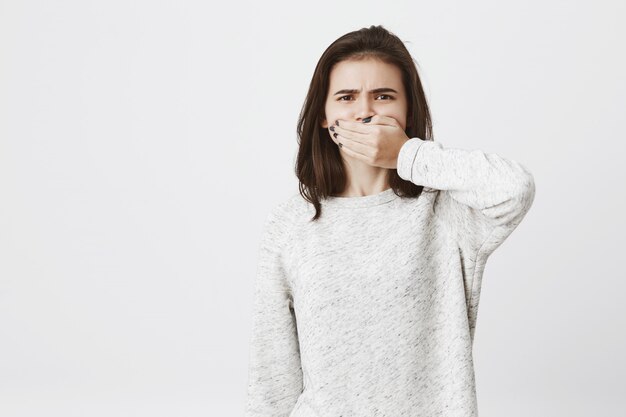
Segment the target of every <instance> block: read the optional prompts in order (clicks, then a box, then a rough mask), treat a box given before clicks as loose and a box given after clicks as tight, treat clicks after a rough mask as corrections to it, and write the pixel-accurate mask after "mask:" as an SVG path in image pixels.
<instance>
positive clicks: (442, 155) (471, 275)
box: [397, 138, 535, 340]
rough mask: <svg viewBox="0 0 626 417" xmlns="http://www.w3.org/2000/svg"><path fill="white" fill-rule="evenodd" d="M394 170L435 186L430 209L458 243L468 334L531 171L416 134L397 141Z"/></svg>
mask: <svg viewBox="0 0 626 417" xmlns="http://www.w3.org/2000/svg"><path fill="white" fill-rule="evenodd" d="M397 170H398V175H399V176H400V177H401V178H402V179H405V180H408V181H411V182H413V183H414V184H417V185H423V186H426V187H429V188H433V189H436V190H440V191H439V192H438V196H437V198H436V200H435V203H434V206H433V210H434V212H435V215H436V216H437V218H439V219H440V220H441V222H442V223H443V224H444V225H445V227H447V228H448V230H449V231H450V233H451V235H452V236H453V238H454V239H455V241H456V243H457V245H458V250H459V252H460V256H461V259H462V262H463V269H464V286H465V295H466V302H467V309H468V321H469V327H470V335H471V338H472V340H473V338H474V331H475V327H476V318H477V314H478V304H479V300H480V288H481V283H482V275H483V270H484V267H485V263H486V262H487V258H488V257H489V255H490V254H491V253H492V252H493V251H494V250H495V249H496V248H498V246H500V245H501V244H502V242H504V240H505V239H506V238H507V237H508V236H509V235H510V234H511V233H512V232H513V230H514V229H515V228H516V227H517V225H518V224H519V223H520V222H521V221H522V219H523V218H524V216H525V215H526V213H527V212H528V210H529V209H530V207H531V205H532V203H533V200H534V197H535V182H534V179H533V176H532V174H531V173H530V172H529V171H528V170H527V169H526V168H525V167H524V166H522V165H521V164H520V163H519V162H516V161H513V160H509V159H505V158H502V157H500V156H498V155H496V154H493V153H484V152H481V151H480V150H463V149H454V148H446V147H444V146H443V145H442V144H441V143H439V142H433V141H425V140H422V139H420V138H411V139H409V140H408V141H406V142H405V143H404V144H403V145H402V147H401V148H400V151H399V153H398V163H397Z"/></svg>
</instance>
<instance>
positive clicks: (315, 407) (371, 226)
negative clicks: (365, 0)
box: [246, 26, 535, 417]
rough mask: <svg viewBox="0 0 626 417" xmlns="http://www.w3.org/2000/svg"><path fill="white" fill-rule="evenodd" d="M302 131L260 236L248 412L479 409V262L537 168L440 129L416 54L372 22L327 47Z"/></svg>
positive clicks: (516, 216) (448, 412)
mask: <svg viewBox="0 0 626 417" xmlns="http://www.w3.org/2000/svg"><path fill="white" fill-rule="evenodd" d="M298 134H299V139H300V140H299V144H300V149H299V153H298V159H297V166H296V174H297V176H298V178H299V181H300V193H295V194H294V195H293V196H292V197H291V198H290V199H288V200H287V201H284V202H281V203H280V204H278V205H276V206H275V207H274V209H273V210H272V211H271V213H270V214H269V216H268V218H267V221H266V223H265V229H264V234H263V237H262V242H261V245H260V252H259V265H258V270H257V277H256V284H255V303H254V323H253V326H254V330H253V333H252V338H251V345H250V363H249V367H250V368H249V381H248V391H247V395H248V397H247V408H246V416H248V417H252V416H255V417H260V416H268V417H270V416H271V417H278V416H285V417H339V416H344V417H352V416H358V417H368V416H385V417H398V416H410V417H413V416H435V415H437V416H463V417H469V416H476V415H477V414H478V410H477V401H476V390H475V381H474V367H473V360H472V343H473V339H474V329H475V326H476V317H477V309H478V301H479V295H480V288H481V278H482V274H483V270H484V267H485V263H486V261H487V258H488V256H489V255H490V254H491V253H492V252H493V251H494V250H495V249H496V248H497V247H498V246H499V245H500V244H501V243H502V242H503V241H504V240H505V239H506V238H507V237H508V236H509V235H510V234H511V232H512V231H513V230H514V229H515V228H516V227H517V225H518V224H519V223H520V222H521V220H522V218H523V217H524V216H525V214H526V213H527V212H528V210H529V208H530V206H531V204H532V202H533V199H534V194H535V186H534V180H533V176H532V175H531V173H530V172H529V171H528V170H527V169H526V168H525V167H524V166H522V165H521V164H520V163H518V162H515V161H513V160H509V159H505V158H502V157H500V156H498V155H496V154H493V153H484V152H481V151H479V150H462V149H454V148H448V147H445V146H443V145H442V144H441V143H439V142H434V141H433V140H432V132H431V118H430V114H429V109H428V106H427V102H426V98H425V96H424V90H423V88H422V85H421V82H420V78H419V76H418V73H417V70H416V68H415V65H414V63H413V60H412V58H411V56H410V54H409V52H408V51H407V50H406V48H405V46H404V45H403V43H402V42H401V41H400V39H398V38H397V37H396V36H395V35H393V34H391V33H389V32H388V31H387V30H385V29H384V28H382V27H381V26H372V27H370V28H364V29H361V30H358V31H355V32H351V33H348V34H346V35H344V36H342V37H341V38H339V39H338V40H336V41H335V42H334V43H333V44H331V45H330V47H329V48H328V49H327V50H326V51H325V52H324V54H323V55H322V57H321V59H320V61H319V63H318V65H317V67H316V69H315V73H314V75H313V80H312V83H311V86H310V90H309V93H308V96H307V98H306V102H305V104H304V108H303V111H302V113H301V119H300V121H299V123H298Z"/></svg>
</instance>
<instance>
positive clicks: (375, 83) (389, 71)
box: [330, 58, 402, 89]
mask: <svg viewBox="0 0 626 417" xmlns="http://www.w3.org/2000/svg"><path fill="white" fill-rule="evenodd" d="M401 85H402V72H401V71H400V69H399V68H398V67H396V66H395V65H392V64H388V63H386V62H382V61H380V60H378V59H373V58H366V59H362V60H346V61H341V62H339V63H337V64H335V66H334V67H333V69H332V70H331V72H330V87H331V88H335V87H340V88H357V89H359V88H361V87H362V86H367V87H372V88H375V87H391V88H394V87H396V89H399V88H400V87H401Z"/></svg>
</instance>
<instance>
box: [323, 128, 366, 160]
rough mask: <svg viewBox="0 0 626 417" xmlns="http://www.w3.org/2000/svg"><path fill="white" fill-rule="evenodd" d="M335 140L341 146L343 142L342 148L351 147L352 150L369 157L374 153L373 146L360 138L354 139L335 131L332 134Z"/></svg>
mask: <svg viewBox="0 0 626 417" xmlns="http://www.w3.org/2000/svg"><path fill="white" fill-rule="evenodd" d="M331 137H332V138H333V141H334V142H335V143H336V144H337V146H339V144H341V145H342V146H341V149H346V148H348V149H350V150H351V151H352V152H355V153H358V154H360V155H361V156H362V157H364V158H367V157H369V156H370V154H371V153H372V150H371V147H370V146H368V145H366V144H363V143H361V142H359V141H358V140H353V139H351V138H348V137H345V136H342V135H340V134H338V133H337V132H333V134H332V135H331Z"/></svg>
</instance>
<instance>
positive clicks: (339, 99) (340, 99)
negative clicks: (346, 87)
mask: <svg viewBox="0 0 626 417" xmlns="http://www.w3.org/2000/svg"><path fill="white" fill-rule="evenodd" d="M346 97H352V96H341V97H339V98H338V99H337V101H346V100H342V98H346Z"/></svg>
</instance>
